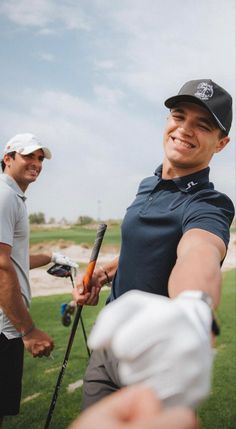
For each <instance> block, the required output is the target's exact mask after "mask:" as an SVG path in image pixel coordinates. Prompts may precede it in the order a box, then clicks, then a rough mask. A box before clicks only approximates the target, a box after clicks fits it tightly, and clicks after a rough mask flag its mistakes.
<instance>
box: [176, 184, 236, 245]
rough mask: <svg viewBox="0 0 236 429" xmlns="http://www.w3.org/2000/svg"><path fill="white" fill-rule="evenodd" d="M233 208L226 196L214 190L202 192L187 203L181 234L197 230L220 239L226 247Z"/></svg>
mask: <svg viewBox="0 0 236 429" xmlns="http://www.w3.org/2000/svg"><path fill="white" fill-rule="evenodd" d="M234 213H235V211H234V206H233V203H232V201H231V200H230V198H229V197H227V195H225V194H222V193H220V192H218V191H215V190H209V189H207V190H203V191H201V192H199V193H197V194H194V195H193V197H192V198H191V199H190V200H189V201H188V203H187V205H186V210H185V212H184V217H183V233H185V232H186V231H188V230H190V229H193V228H199V229H204V230H206V231H209V232H211V233H213V234H215V235H217V236H218V237H220V238H221V239H222V240H223V241H224V243H225V245H226V247H227V246H228V243H229V238H230V225H231V223H232V221H233V218H234Z"/></svg>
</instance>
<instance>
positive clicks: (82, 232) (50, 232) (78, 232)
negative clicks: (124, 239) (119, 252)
mask: <svg viewBox="0 0 236 429" xmlns="http://www.w3.org/2000/svg"><path fill="white" fill-rule="evenodd" d="M95 231H96V227H94V226H91V227H89V226H88V227H87V226H86V227H82V226H73V227H71V228H66V229H63V228H58V229H57V228H55V229H54V228H53V229H45V228H40V227H37V228H32V229H31V232H30V244H31V245H32V244H38V243H43V242H49V241H58V240H63V241H70V242H71V241H72V242H74V243H75V244H82V243H83V244H87V245H89V246H91V245H92V244H93V243H94V240H95V235H96V232H95ZM104 245H105V246H111V245H112V246H119V245H120V224H115V225H108V227H107V231H106V234H105V237H104V240H103V247H104Z"/></svg>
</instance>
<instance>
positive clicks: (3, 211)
mask: <svg viewBox="0 0 236 429" xmlns="http://www.w3.org/2000/svg"><path fill="white" fill-rule="evenodd" d="M25 200H26V197H25V195H24V193H23V192H22V190H21V189H20V188H19V186H18V185H17V183H16V182H15V180H14V179H13V178H12V177H10V176H8V175H7V174H0V242H1V243H4V244H8V245H9V246H11V248H12V250H11V260H12V262H13V265H14V268H15V270H16V273H17V277H18V280H19V284H20V288H21V292H22V296H23V298H24V301H25V303H26V305H27V307H29V304H30V300H31V293H30V285H29V222H28V215H27V210H26V205H25ZM0 282H1V279H0ZM0 288H1V285H0ZM1 332H2V333H4V335H5V336H6V337H7V338H9V339H10V338H15V337H18V336H19V333H18V332H17V331H16V329H15V327H14V326H13V325H12V323H11V322H10V320H9V319H8V318H7V317H6V315H5V314H4V312H3V311H2V309H1V308H0V333H1Z"/></svg>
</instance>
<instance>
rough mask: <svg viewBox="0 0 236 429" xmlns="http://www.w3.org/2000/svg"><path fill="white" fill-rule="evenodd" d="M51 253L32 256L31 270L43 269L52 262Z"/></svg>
mask: <svg viewBox="0 0 236 429" xmlns="http://www.w3.org/2000/svg"><path fill="white" fill-rule="evenodd" d="M51 259H52V254H51V253H41V254H38V255H30V269H33V268H38V267H42V266H43V265H47V264H49V263H50V262H51Z"/></svg>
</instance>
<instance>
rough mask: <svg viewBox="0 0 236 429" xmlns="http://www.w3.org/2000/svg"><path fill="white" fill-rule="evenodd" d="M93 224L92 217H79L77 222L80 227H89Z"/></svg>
mask: <svg viewBox="0 0 236 429" xmlns="http://www.w3.org/2000/svg"><path fill="white" fill-rule="evenodd" d="M92 222H93V218H92V217H90V216H79V217H78V220H77V224H79V225H89V224H90V223H92Z"/></svg>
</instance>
